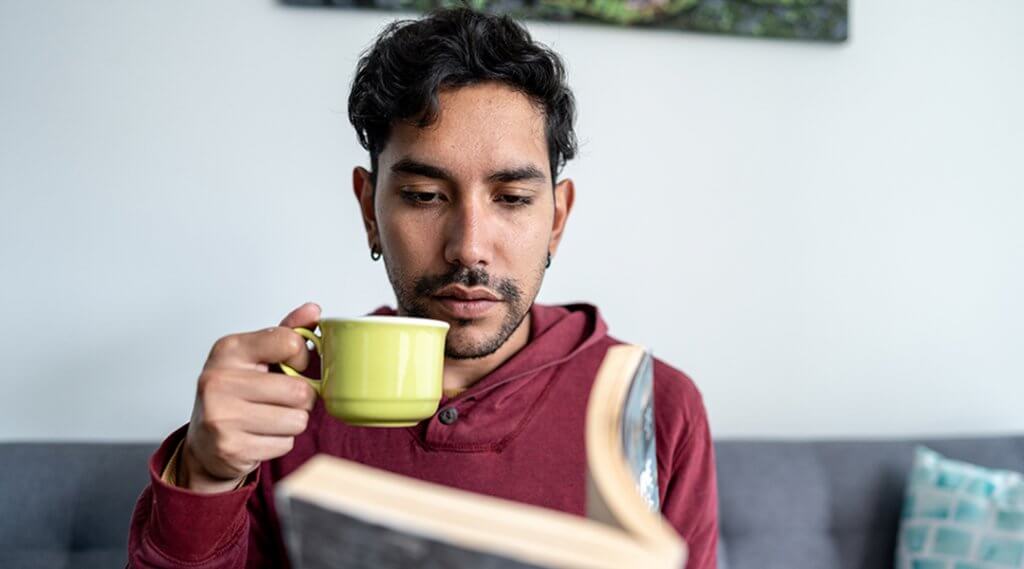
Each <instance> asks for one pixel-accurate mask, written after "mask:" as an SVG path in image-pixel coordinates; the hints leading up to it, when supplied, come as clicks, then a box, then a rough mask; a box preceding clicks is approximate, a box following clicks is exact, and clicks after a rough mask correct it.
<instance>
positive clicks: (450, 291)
mask: <svg viewBox="0 0 1024 569" xmlns="http://www.w3.org/2000/svg"><path fill="white" fill-rule="evenodd" d="M434 296H439V297H444V298H454V299H456V300H493V301H499V300H501V299H500V298H499V297H498V295H496V294H494V293H493V292H491V291H490V290H488V289H486V288H482V287H474V288H466V287H464V286H459V285H448V286H446V287H444V288H442V289H441V290H439V291H437V292H436V293H434Z"/></svg>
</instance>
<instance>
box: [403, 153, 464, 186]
mask: <svg viewBox="0 0 1024 569" xmlns="http://www.w3.org/2000/svg"><path fill="white" fill-rule="evenodd" d="M391 171H392V172H394V173H396V174H412V175H414V176H423V177H425V178H434V179H435V180H444V181H446V182H451V181H453V180H454V179H455V176H452V174H451V172H449V171H448V170H445V169H444V168H442V167H440V166H434V165H432V164H427V163H425V162H420V161H418V160H413V159H412V158H402V159H401V160H399V161H398V162H395V163H394V164H392V165H391Z"/></svg>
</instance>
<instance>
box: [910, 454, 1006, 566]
mask: <svg viewBox="0 0 1024 569" xmlns="http://www.w3.org/2000/svg"><path fill="white" fill-rule="evenodd" d="M896 567H897V569H1011V568H1012V569H1024V475H1022V474H1021V473H1019V472H1011V471H1008V470H994V469H991V468H985V467H982V466H978V465H974V464H970V463H967V462H961V461H957V460H951V459H948V458H946V457H944V456H942V455H941V454H939V453H937V452H935V451H933V450H931V449H929V448H926V447H923V446H918V447H917V448H916V449H915V450H914V466H913V468H912V469H911V471H910V479H909V482H908V485H907V491H906V495H905V501H904V504H903V519H902V522H901V524H900V535H899V546H898V548H897V550H896Z"/></svg>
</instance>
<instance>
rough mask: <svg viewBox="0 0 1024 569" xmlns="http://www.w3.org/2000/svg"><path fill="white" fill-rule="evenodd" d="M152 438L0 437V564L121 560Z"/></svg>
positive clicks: (109, 564)
mask: <svg viewBox="0 0 1024 569" xmlns="http://www.w3.org/2000/svg"><path fill="white" fill-rule="evenodd" d="M154 448H155V445H153V444H123V443H122V444H96V443H3V444H0V512H4V515H3V516H0V567H4V568H8V567H10V568H30V567H31V568H34V567H39V568H48V567H76V568H77V567H124V565H125V557H126V551H127V542H128V522H129V518H130V517H131V511H132V508H133V507H134V506H135V501H136V499H137V498H138V496H139V493H140V492H141V491H142V488H143V487H144V486H145V484H146V482H147V477H148V475H147V472H146V460H147V458H148V457H149V455H150V454H151V453H152V452H153V449H154Z"/></svg>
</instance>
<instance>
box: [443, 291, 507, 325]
mask: <svg viewBox="0 0 1024 569" xmlns="http://www.w3.org/2000/svg"><path fill="white" fill-rule="evenodd" d="M434 298H435V299H436V300H437V301H438V302H439V303H440V304H441V307H442V308H443V309H444V311H445V312H447V313H448V314H450V315H451V316H452V317H453V318H458V319H470V318H480V317H482V316H485V315H486V314H487V313H488V312H489V311H490V310H491V309H493V308H494V307H495V306H497V305H498V304H499V303H501V302H502V300H501V299H500V298H499V297H498V295H496V294H494V293H493V292H491V291H490V290H488V289H486V288H479V287H475V288H466V287H463V286H458V285H449V286H446V287H444V288H442V289H441V290H439V291H437V293H436V294H434Z"/></svg>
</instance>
